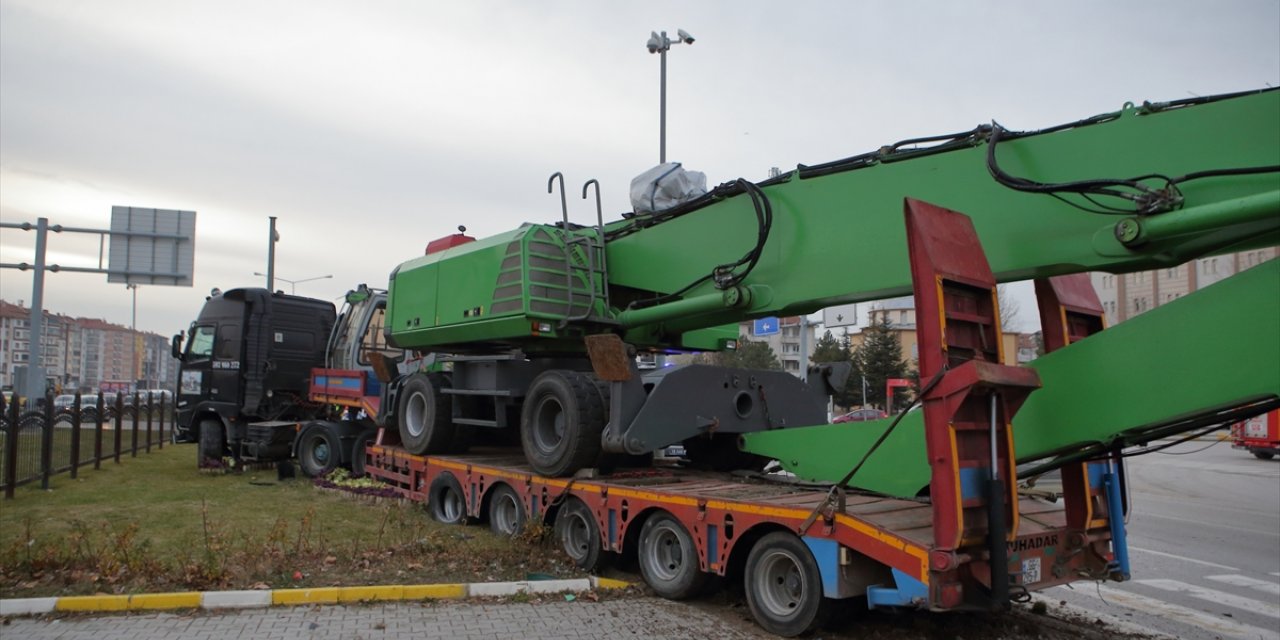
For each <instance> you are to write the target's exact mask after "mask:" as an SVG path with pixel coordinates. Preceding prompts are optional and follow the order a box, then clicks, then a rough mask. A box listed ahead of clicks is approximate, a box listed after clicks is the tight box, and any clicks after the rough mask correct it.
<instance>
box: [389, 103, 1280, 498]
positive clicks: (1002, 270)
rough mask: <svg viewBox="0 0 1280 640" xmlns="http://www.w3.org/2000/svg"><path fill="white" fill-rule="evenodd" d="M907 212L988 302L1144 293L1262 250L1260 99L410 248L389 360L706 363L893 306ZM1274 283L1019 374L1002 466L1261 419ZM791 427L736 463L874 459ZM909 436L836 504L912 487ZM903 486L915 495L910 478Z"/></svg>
mask: <svg viewBox="0 0 1280 640" xmlns="http://www.w3.org/2000/svg"><path fill="white" fill-rule="evenodd" d="M584 194H585V191H584ZM907 198H913V199H915V200H920V201H925V202H928V203H930V204H932V205H936V206H939V207H944V208H946V209H950V210H953V211H957V212H960V213H963V214H964V215H965V216H967V217H969V218H970V219H971V220H972V223H973V226H974V229H975V230H976V232H977V235H978V238H979V240H980V242H981V245H982V248H983V250H984V252H985V254H986V257H987V261H988V262H989V264H990V268H991V271H992V273H993V275H994V277H995V278H996V279H997V280H998V281H1001V282H1008V281H1015V280H1024V279H1031V278H1048V277H1051V276H1056V275H1063V274H1071V273H1080V272H1088V271H1107V272H1112V273H1125V272H1131V271H1139V270H1148V269H1156V268H1163V267H1170V266H1175V265H1180V264H1183V263H1185V262H1187V261H1189V260H1192V259H1195V258H1198V257H1202V256H1206V255H1213V254H1219V253H1227V252H1233V251H1244V250H1249V249H1253V248H1261V247H1269V246H1274V245H1278V244H1280V90H1275V89H1269V90H1263V91H1251V92H1244V93H1239V94H1233V95H1225V96H1211V97H1205V98H1194V99H1188V100H1180V101H1176V102H1168V103H1156V104H1151V103H1143V104H1141V105H1134V104H1126V105H1124V107H1123V108H1122V109H1121V110H1119V111H1116V112H1111V113H1104V114H1101V115H1098V116H1095V117H1092V118H1088V119H1085V120H1081V121H1078V122H1073V123H1068V124H1065V125H1061V126H1057V127H1052V128H1049V129H1045V130H1041V131H1035V132H1011V131H1008V130H1006V129H1004V128H1003V127H1001V126H999V125H998V124H992V125H983V126H979V127H977V128H975V129H973V130H972V131H967V132H962V133H959V134H955V135H947V136H938V137H934V138H922V139H916V140H907V141H903V142H900V143H898V144H895V145H890V146H886V147H883V148H881V149H879V150H877V151H875V152H872V153H867V154H863V155H859V156H853V157H850V158H846V159H843V160H838V161H835V162H830V163H825V164H822V165H814V166H800V167H798V168H797V169H796V170H794V171H792V172H790V173H787V174H785V175H782V176H779V177H776V178H772V179H770V180H767V181H765V182H762V183H759V184H754V183H750V182H747V181H745V180H738V181H734V182H729V183H725V184H723V185H720V186H719V187H717V188H715V189H713V190H712V191H711V192H710V193H708V194H707V195H705V196H703V197H701V198H699V199H697V200H694V201H692V202H688V203H685V204H682V205H679V206H677V207H674V208H672V209H667V210H664V211H660V212H656V213H648V214H640V213H634V214H632V213H629V214H625V215H624V216H623V219H621V220H617V221H614V222H610V223H607V224H604V223H603V222H601V223H600V224H597V225H596V226H592V227H580V226H577V225H572V224H569V223H568V222H567V220H566V221H564V222H561V223H556V224H544V225H532V224H531V225H524V226H522V227H520V228H519V229H516V230H513V231H510V232H507V233H504V234H500V235H497V236H493V237H490V238H484V239H481V240H478V241H474V242H467V243H465V244H456V245H450V246H448V247H445V248H441V249H439V250H436V251H432V250H431V248H430V247H428V252H427V254H426V255H424V256H422V257H419V258H417V259H414V260H411V261H408V262H405V263H403V264H401V265H400V266H399V267H397V268H396V270H395V271H394V272H393V273H392V277H391V282H390V284H389V286H388V290H389V294H388V307H387V317H388V324H387V334H388V339H389V341H390V342H391V343H392V344H393V345H395V346H399V347H402V348H408V349H415V350H419V351H436V352H446V353H448V352H452V353H463V354H478V355H481V356H487V355H488V354H503V353H522V354H527V355H528V356H529V357H531V358H532V357H538V356H549V357H578V358H585V357H586V347H585V345H584V338H586V337H588V336H593V335H602V334H606V335H617V336H621V338H622V340H624V341H625V342H626V343H629V344H631V345H635V346H636V347H638V348H640V349H654V350H667V351H682V350H695V349H714V348H717V347H719V346H721V345H722V344H723V341H724V339H725V338H732V337H736V323H738V322H741V321H743V320H747V319H750V318H758V317H765V316H773V315H795V314H805V313H812V312H815V311H817V310H819V309H822V308H824V307H828V306H832V305H835V304H844V303H851V302H859V301H866V300H876V299H883V298H888V297H894V296H901V295H906V294H908V293H910V292H911V291H912V284H911V276H910V269H909V265H908V258H907V243H906V231H905V226H904V224H903V214H902V211H903V202H904V200H905V199H907ZM606 265H607V268H606ZM1277 268H1278V267H1277V265H1276V264H1274V263H1273V264H1271V265H1269V266H1266V267H1261V268H1258V269H1254V270H1251V272H1249V273H1246V274H1242V275H1240V276H1236V277H1235V278H1232V279H1230V280H1228V281H1225V282H1223V283H1220V284H1218V285H1215V286H1214V287H1211V288H1208V289H1205V290H1204V291H1202V292H1199V293H1197V294H1195V295H1193V296H1189V297H1187V298H1185V299H1183V300H1180V301H1178V302H1177V303H1175V304H1171V305H1167V306H1165V307H1162V308H1160V309H1157V310H1155V311H1152V312H1149V313H1147V314H1144V315H1143V316H1140V317H1139V318H1137V319H1134V320H1130V321H1129V322H1126V323H1125V324H1124V325H1122V326H1120V327H1116V328H1114V329H1108V330H1106V331H1104V332H1102V333H1100V334H1098V335H1095V336H1091V337H1090V338H1088V339H1085V340H1082V341H1080V342H1079V343H1076V344H1073V345H1071V346H1070V347H1068V348H1065V349H1062V350H1061V351H1059V352H1055V353H1053V354H1051V356H1046V357H1045V358H1042V359H1041V360H1039V361H1037V363H1036V364H1035V367H1036V368H1037V370H1038V371H1039V372H1040V375H1041V379H1042V380H1043V381H1044V388H1043V389H1042V390H1040V391H1037V392H1035V393H1033V394H1032V395H1031V399H1030V400H1029V401H1028V402H1027V404H1026V405H1025V406H1024V407H1023V409H1022V412H1021V413H1020V414H1019V415H1018V420H1017V423H1016V424H1015V432H1014V435H1015V438H1016V440H1017V443H1018V449H1017V455H1018V459H1019V460H1020V461H1022V460H1032V459H1035V460H1038V459H1042V458H1045V457H1047V456H1054V455H1068V456H1071V455H1076V456H1078V455H1083V453H1082V452H1087V451H1088V450H1092V449H1098V448H1103V447H1106V446H1109V445H1116V444H1123V443H1124V442H1133V441H1140V440H1141V439H1143V438H1150V437H1154V436H1155V435H1158V434H1160V433H1172V432H1178V431H1185V430H1187V429H1190V428H1194V425H1196V424H1199V423H1200V422H1198V421H1203V420H1206V419H1209V418H1208V417H1206V416H1209V415H1210V414H1213V412H1214V411H1218V410H1232V409H1233V408H1236V407H1239V406H1241V405H1246V404H1250V403H1254V405H1253V406H1254V407H1255V408H1256V407H1257V406H1259V405H1257V404H1256V403H1257V402H1259V401H1261V402H1264V403H1265V402H1271V401H1274V399H1275V398H1276V397H1277V396H1280V380H1278V379H1277V376H1280V373H1277V372H1278V371H1280V367H1277V366H1276V363H1277V362H1278V361H1280V357H1278V356H1277V344H1276V340H1277V335H1278V334H1280V330H1278V329H1277V328H1278V327H1280V314H1277V310H1276V305H1277V304H1278V301H1277V298H1280V296H1278V295H1277V291H1280V286H1277V283H1276V277H1277V273H1276V269H1277ZM1222 309H1249V310H1250V311H1249V313H1240V314H1236V315H1233V316H1232V317H1231V321H1230V324H1231V326H1230V327H1229V329H1226V330H1224V329H1223V328H1222V326H1221V324H1214V322H1215V321H1219V322H1220V321H1221V320H1222V314H1223V311H1222ZM725 328H727V331H724V329H725ZM1197 372H1205V373H1204V374H1203V375H1198V374H1197ZM1172 376H1176V377H1178V380H1177V381H1176V384H1171V382H1170V380H1168V378H1170V377H1172ZM1184 387H1185V388H1184ZM1219 417H1220V418H1221V417H1222V415H1221V414H1219ZM799 426H800V425H794V424H790V425H787V428H786V429H783V430H776V431H770V432H763V433H755V434H749V435H748V436H747V437H746V448H747V449H749V450H750V451H752V452H755V453H759V454H763V455H768V456H771V457H774V458H778V459H779V460H781V461H782V462H783V463H784V465H786V466H787V467H788V468H789V469H791V470H792V471H795V472H796V473H797V474H799V475H801V476H803V477H807V478H814V479H825V480H831V479H833V478H839V477H842V476H843V474H844V473H846V472H847V471H848V470H849V469H850V468H851V467H852V466H853V464H854V463H855V462H857V459H858V457H860V456H861V455H865V452H866V451H869V450H870V445H871V440H873V439H875V437H876V436H878V432H877V430H875V429H874V428H867V429H863V430H861V431H854V430H852V429H845V428H834V427H817V428H814V429H803V428H793V427H799ZM920 431H921V425H920V421H919V418H918V417H917V416H911V415H908V416H906V417H905V418H904V420H903V421H902V423H901V424H900V425H899V427H898V428H897V429H896V430H895V432H894V433H893V434H891V437H890V438H889V439H888V440H886V442H885V443H884V444H883V445H882V446H881V447H880V448H879V449H878V450H876V451H875V453H874V455H873V458H872V459H870V460H869V461H868V462H867V464H866V465H865V466H864V468H863V469H862V470H860V471H859V474H858V476H857V477H855V478H854V479H853V481H852V484H854V485H857V486H861V487H864V488H869V489H874V490H879V491H884V492H885V493H890V494H895V495H912V494H914V493H915V492H916V491H918V490H919V489H920V488H921V487H923V486H924V485H925V484H927V481H928V472H927V467H926V466H925V465H924V460H923V459H921V457H920V455H919V452H920V451H921V450H922V449H921V447H920V444H919V440H918V438H919V434H920ZM869 434H871V435H869ZM912 438H916V439H915V440H913V439H912ZM859 452H861V453H859ZM916 464H918V465H919V469H918V470H919V471H920V473H913V472H911V469H913V467H912V465H916Z"/></svg>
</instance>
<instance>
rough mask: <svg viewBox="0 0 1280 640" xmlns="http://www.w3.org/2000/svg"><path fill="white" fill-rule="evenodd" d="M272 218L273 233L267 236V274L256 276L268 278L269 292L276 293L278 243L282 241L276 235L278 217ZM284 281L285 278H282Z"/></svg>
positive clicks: (278, 235)
mask: <svg viewBox="0 0 1280 640" xmlns="http://www.w3.org/2000/svg"><path fill="white" fill-rule="evenodd" d="M270 218H271V233H270V235H269V236H267V272H266V273H265V274H262V273H259V274H255V275H260V276H261V275H265V276H266V277H267V291H275V289H276V243H277V242H279V241H280V234H278V233H276V217H275V216H270ZM281 279H282V280H283V278H281Z"/></svg>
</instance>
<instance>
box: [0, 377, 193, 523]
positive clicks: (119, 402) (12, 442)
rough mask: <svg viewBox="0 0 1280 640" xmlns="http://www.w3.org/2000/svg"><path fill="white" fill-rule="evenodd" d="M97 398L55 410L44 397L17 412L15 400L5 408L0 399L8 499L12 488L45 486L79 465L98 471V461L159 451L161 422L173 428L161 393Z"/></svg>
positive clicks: (2, 482)
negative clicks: (41, 403)
mask: <svg viewBox="0 0 1280 640" xmlns="http://www.w3.org/2000/svg"><path fill="white" fill-rule="evenodd" d="M126 398H127V396H126V395H125V394H120V395H117V396H115V398H114V400H115V402H114V403H112V402H110V400H109V399H107V398H104V397H103V396H102V395H97V396H86V397H85V398H83V400H84V402H83V403H82V398H81V397H80V394H76V396H75V402H74V403H73V404H71V405H69V406H66V407H57V406H55V403H54V400H53V396H46V397H45V399H44V406H43V407H41V408H39V409H37V410H34V411H25V412H24V411H22V405H21V402H19V401H18V400H17V399H16V398H15V399H14V401H13V402H12V403H10V404H9V405H8V406H5V401H4V399H3V398H0V489H2V490H3V491H4V497H5V498H8V499H12V498H13V493H14V490H15V489H17V488H18V487H19V486H22V485H24V484H27V483H30V482H35V481H37V480H38V481H40V486H41V488H43V489H48V488H49V478H50V477H52V476H54V475H56V474H59V473H67V472H70V473H71V477H72V478H75V477H76V476H77V474H78V473H79V470H80V468H81V467H86V466H89V465H93V468H94V469H99V468H101V467H102V462H103V461H104V460H113V461H114V462H115V463H116V464H119V463H120V458H121V457H122V456H124V455H126V454H127V455H129V456H131V457H137V455H138V452H139V451H143V452H146V453H150V452H151V447H152V446H155V447H156V448H159V449H163V448H164V445H165V435H166V434H165V430H166V424H167V425H168V429H169V430H170V431H172V429H173V417H172V415H171V413H172V408H171V407H170V406H168V399H167V397H166V396H165V394H161V393H146V394H144V393H135V394H134V395H133V396H132V397H130V398H128V399H126Z"/></svg>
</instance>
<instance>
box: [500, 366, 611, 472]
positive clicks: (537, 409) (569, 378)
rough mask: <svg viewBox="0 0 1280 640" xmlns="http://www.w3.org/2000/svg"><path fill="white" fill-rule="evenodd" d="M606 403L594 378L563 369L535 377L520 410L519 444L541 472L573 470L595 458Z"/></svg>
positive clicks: (583, 466) (528, 458)
mask: <svg viewBox="0 0 1280 640" xmlns="http://www.w3.org/2000/svg"><path fill="white" fill-rule="evenodd" d="M602 431H604V403H602V402H601V401H600V394H599V393H598V392H597V391H596V388H595V384H594V383H593V382H592V381H591V378H590V377H589V376H588V375H587V374H584V373H580V372H577V371H569V370H563V369H553V370H550V371H544V372H542V373H541V374H539V375H538V377H537V378H534V380H533V384H531V385H529V392H528V394H527V395H526V396H525V399H524V406H523V407H522V408H521V411H520V444H521V445H522V447H523V448H524V455H525V459H526V460H528V461H529V464H530V465H531V466H532V467H533V469H534V471H537V472H538V473H539V474H541V475H545V476H552V477H560V476H567V475H572V474H573V473H575V472H577V471H578V470H579V469H584V468H586V467H589V466H591V465H592V464H594V463H595V462H596V459H597V458H598V457H599V455H600V434H601V432H602Z"/></svg>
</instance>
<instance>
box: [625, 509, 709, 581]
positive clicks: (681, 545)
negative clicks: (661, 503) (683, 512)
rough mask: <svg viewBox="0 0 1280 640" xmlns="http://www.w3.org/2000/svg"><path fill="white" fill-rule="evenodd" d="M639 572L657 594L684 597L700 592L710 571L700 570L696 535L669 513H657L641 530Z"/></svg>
mask: <svg viewBox="0 0 1280 640" xmlns="http://www.w3.org/2000/svg"><path fill="white" fill-rule="evenodd" d="M637 551H638V557H639V561H640V575H642V576H644V581H645V582H646V583H647V584H648V585H649V587H650V588H652V589H653V590H654V592H655V593H657V594H658V595H660V596H662V597H664V598H668V599H670V600H683V599H685V598H688V597H690V596H694V595H697V594H698V592H699V591H701V590H702V587H703V586H704V585H705V584H706V583H707V578H708V577H709V576H708V574H706V573H703V572H702V571H701V570H699V569H698V550H697V548H696V547H695V546H694V544H693V537H692V536H690V535H689V532H688V531H686V530H685V528H684V526H683V525H681V524H680V522H679V521H677V520H676V519H675V518H673V517H672V516H671V514H669V513H665V512H664V513H658V514H654V515H653V516H652V517H650V518H649V519H648V520H645V522H644V527H642V528H641V529H640V545H639V547H638V548H637Z"/></svg>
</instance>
